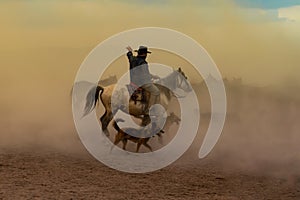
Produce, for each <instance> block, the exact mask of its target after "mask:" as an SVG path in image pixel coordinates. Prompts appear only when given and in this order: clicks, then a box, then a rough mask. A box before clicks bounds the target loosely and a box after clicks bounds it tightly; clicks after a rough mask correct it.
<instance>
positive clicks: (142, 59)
mask: <svg viewBox="0 0 300 200" xmlns="http://www.w3.org/2000/svg"><path fill="white" fill-rule="evenodd" d="M126 49H127V50H128V53H127V57H128V60H129V64H130V81H131V84H133V85H135V86H137V87H138V86H140V87H141V88H143V89H144V90H146V91H147V92H149V93H150V98H149V102H148V106H147V108H146V109H147V110H146V115H148V113H149V108H150V107H151V106H152V105H154V104H156V103H159V101H160V92H159V89H158V88H157V87H156V86H155V85H154V84H153V83H152V81H151V80H152V79H157V78H158V79H159V77H158V76H155V75H152V74H150V72H149V67H148V63H147V61H146V58H147V54H151V52H150V51H148V48H147V47H145V46H140V47H139V49H138V50H135V52H137V56H133V53H132V48H131V47H130V46H128V47H126Z"/></svg>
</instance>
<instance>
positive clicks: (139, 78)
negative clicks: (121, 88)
mask: <svg viewBox="0 0 300 200" xmlns="http://www.w3.org/2000/svg"><path fill="white" fill-rule="evenodd" d="M127 57H128V60H129V63H130V81H131V82H133V83H134V84H136V85H139V86H141V85H144V84H146V83H151V75H150V72H149V67H148V63H147V61H146V60H145V59H144V58H143V57H140V56H133V54H132V52H131V51H129V52H128V53H127ZM132 69H134V70H132Z"/></svg>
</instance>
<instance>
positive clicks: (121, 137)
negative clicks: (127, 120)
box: [112, 119, 164, 152]
mask: <svg viewBox="0 0 300 200" xmlns="http://www.w3.org/2000/svg"><path fill="white" fill-rule="evenodd" d="M119 121H121V122H124V120H122V119H117V120H115V121H114V123H113V127H114V128H115V129H116V131H118V133H117V134H116V136H115V141H114V145H117V144H119V142H120V141H122V143H123V149H124V150H126V145H127V141H128V140H130V141H132V142H134V143H137V146H136V152H139V149H140V147H141V145H144V146H145V147H147V148H148V149H150V151H152V148H151V146H150V145H149V144H148V141H149V140H150V138H151V137H147V138H138V137H134V136H131V135H129V134H127V133H130V132H131V133H132V132H136V133H138V132H139V131H141V130H138V129H134V128H123V129H121V128H120V127H119V126H118V124H117V123H118V122H119ZM145 130H146V129H145ZM161 133H164V131H162V130H160V131H159V132H158V133H157V135H158V136H159V137H161ZM152 137H154V136H152ZM112 148H113V146H112Z"/></svg>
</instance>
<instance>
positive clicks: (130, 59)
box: [127, 51, 134, 63]
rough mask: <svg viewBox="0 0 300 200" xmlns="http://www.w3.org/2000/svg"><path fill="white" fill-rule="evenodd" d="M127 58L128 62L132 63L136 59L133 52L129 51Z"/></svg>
mask: <svg viewBox="0 0 300 200" xmlns="http://www.w3.org/2000/svg"><path fill="white" fill-rule="evenodd" d="M127 58H128V60H129V62H130V63H131V62H132V61H133V59H134V57H133V53H132V51H128V52H127Z"/></svg>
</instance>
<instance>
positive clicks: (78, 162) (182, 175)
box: [0, 144, 300, 199]
mask: <svg viewBox="0 0 300 200" xmlns="http://www.w3.org/2000/svg"><path fill="white" fill-rule="evenodd" d="M0 160H1V162H0V177H1V181H0V198H1V199H300V176H298V178H295V179H293V180H289V179H285V178H278V177H277V178H275V177H272V176H265V175H262V174H261V175H258V174H256V173H255V174H253V173H249V172H247V171H243V170H242V171H241V170H233V169H229V168H226V167H225V168H222V167H220V164H219V163H218V162H217V161H215V160H214V159H205V160H204V161H203V160H202V161H200V160H193V159H190V158H189V156H187V154H186V155H185V156H183V157H182V158H181V159H180V160H178V161H177V162H176V163H174V164H172V165H170V166H168V167H167V168H164V169H161V170H158V171H156V172H153V173H147V174H128V173H122V172H118V171H116V170H113V169H110V168H108V167H106V166H104V165H103V164H101V163H100V162H98V161H97V160H95V159H94V158H92V157H91V156H90V155H89V154H88V153H87V152H86V151H85V150H84V149H83V148H82V147H81V146H80V144H78V152H77V153H74V152H73V153H71V152H70V153H61V152H59V151H54V150H51V149H38V148H34V149H30V148H27V149H26V148H22V149H14V150H13V149H1V153H0Z"/></svg>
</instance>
